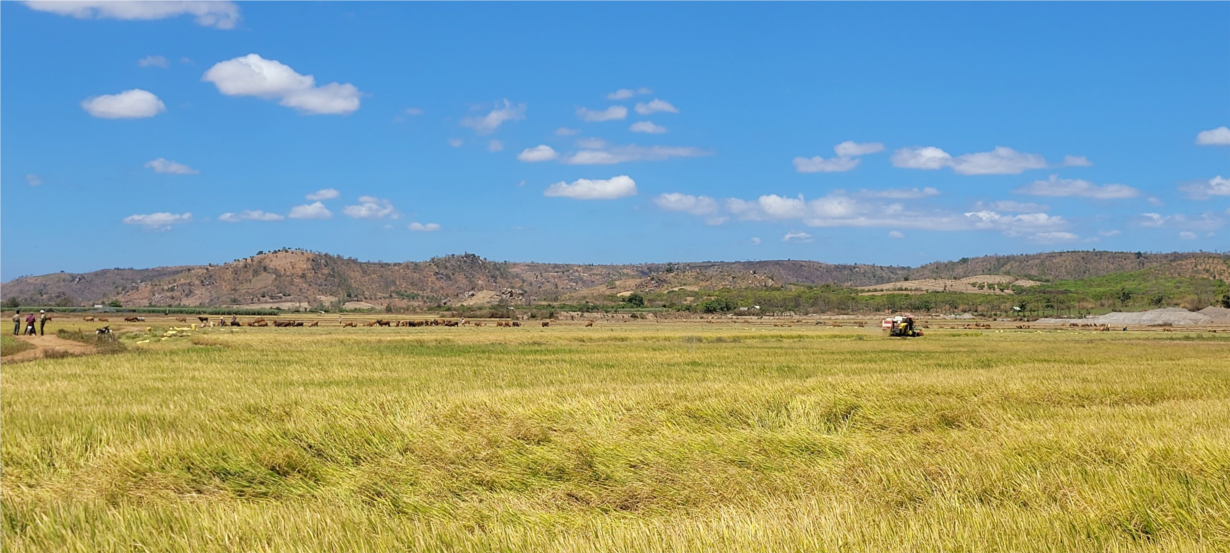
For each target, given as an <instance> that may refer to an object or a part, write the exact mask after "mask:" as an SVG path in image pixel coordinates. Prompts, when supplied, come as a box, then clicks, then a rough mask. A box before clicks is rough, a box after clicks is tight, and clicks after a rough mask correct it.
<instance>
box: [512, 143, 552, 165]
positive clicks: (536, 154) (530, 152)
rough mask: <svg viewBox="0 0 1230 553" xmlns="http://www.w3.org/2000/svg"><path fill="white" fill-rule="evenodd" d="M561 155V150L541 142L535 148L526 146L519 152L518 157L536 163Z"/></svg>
mask: <svg viewBox="0 0 1230 553" xmlns="http://www.w3.org/2000/svg"><path fill="white" fill-rule="evenodd" d="M557 157H559V152H556V151H555V149H554V148H552V147H550V146H547V145H546V144H539V145H538V146H534V147H533V148H526V149H524V150H522V151H521V153H519V154H517V159H519V160H521V161H525V162H528V163H536V162H539V161H551V160H553V159H555V158H557Z"/></svg>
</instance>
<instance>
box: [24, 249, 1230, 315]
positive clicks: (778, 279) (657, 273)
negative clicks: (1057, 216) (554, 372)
mask: <svg viewBox="0 0 1230 553" xmlns="http://www.w3.org/2000/svg"><path fill="white" fill-rule="evenodd" d="M1151 268H1155V269H1157V270H1158V271H1161V272H1162V273H1165V274H1171V275H1176V276H1178V275H1184V274H1186V275H1190V276H1200V277H1202V278H1220V279H1223V280H1225V279H1227V278H1230V255H1227V254H1221V253H1204V252H1172V253H1142V252H1106V251H1067V252H1046V253H1037V254H1017V255H989V256H980V257H973V258H962V259H960V260H957V261H936V262H931V263H927V264H924V265H920V266H918V267H907V266H897V265H872V264H832V263H825V262H820V261H798V260H765V261H705V262H681V263H641V264H617V265H592V264H568V263H532V262H509V261H490V260H487V259H484V258H482V257H479V256H477V255H474V254H462V255H448V256H443V257H435V258H431V259H429V260H427V261H406V262H378V261H375V262H369V261H358V260H357V259H353V258H347V257H342V256H338V255H332V254H326V253H318V252H311V251H306V250H296V249H282V250H277V251H272V252H259V253H258V254H257V255H254V256H250V257H246V258H242V259H237V260H235V261H232V262H230V263H225V264H221V265H213V264H210V265H184V266H174V267H155V268H150V269H103V270H99V271H93V272H89V273H53V274H48V275H39V276H28V277H20V278H16V279H13V280H11V281H9V282H6V283H4V284H3V287H0V298H2V299H3V300H9V299H10V298H15V299H17V300H18V301H19V302H21V303H23V304H27V305H66V306H67V305H92V304H96V303H105V302H108V301H111V300H118V301H120V302H121V303H122V304H123V305H125V306H150V305H159V306H161V305H182V306H201V307H216V306H229V305H240V306H246V305H270V306H272V305H286V306H290V305H294V306H298V307H315V306H325V307H332V306H334V305H341V304H345V303H348V302H374V303H375V304H385V303H393V304H406V305H447V304H452V303H466V302H487V303H495V302H508V303H531V302H537V301H561V300H580V299H583V298H584V299H588V298H592V297H595V296H602V295H605V294H609V293H616V292H620V291H630V290H645V291H657V290H667V289H674V288H686V289H719V288H757V287H777V286H783V285H790V284H804V285H823V284H836V285H841V286H873V285H882V284H889V283H892V282H896V281H903V280H909V279H960V278H966V277H972V276H977V275H1011V276H1016V277H1021V278H1030V279H1039V280H1072V279H1080V278H1089V277H1095V276H1101V275H1106V274H1110V273H1115V272H1122V271H1138V270H1143V269H1151Z"/></svg>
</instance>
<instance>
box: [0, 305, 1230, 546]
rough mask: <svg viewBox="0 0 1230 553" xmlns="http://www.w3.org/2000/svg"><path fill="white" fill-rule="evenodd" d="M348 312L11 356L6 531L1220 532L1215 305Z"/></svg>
mask: <svg viewBox="0 0 1230 553" xmlns="http://www.w3.org/2000/svg"><path fill="white" fill-rule="evenodd" d="M349 330H350V332H349V333H347V334H342V333H341V331H340V329H326V328H321V329H303V332H300V333H296V334H287V333H279V332H277V331H275V330H273V329H241V330H237V331H232V330H225V331H222V330H217V331H210V332H209V333H198V334H196V335H194V336H193V337H192V338H191V340H188V339H182V340H170V341H167V342H163V343H155V344H151V345H148V346H143V347H141V348H130V350H129V351H128V352H126V353H120V354H117V355H99V356H89V357H77V358H67V359H56V360H43V361H35V362H30V363H22V364H9V365H6V366H5V367H4V375H3V377H4V394H3V395H2V396H0V408H2V415H3V420H4V425H3V427H2V428H0V437H2V438H3V439H2V440H0V464H2V466H3V480H4V481H3V484H4V485H3V486H2V487H0V517H2V518H3V527H2V531H3V536H2V538H3V543H2V545H3V549H4V550H5V551H10V552H20V551H134V550H150V551H288V550H303V551H407V550H409V551H493V550H500V551H799V550H847V551H902V550H911V551H1216V550H1223V551H1224V550H1226V549H1227V548H1230V340H1227V339H1226V337H1225V336H1224V335H1222V334H1184V333H1173V334H1165V335H1162V334H1160V333H1159V334H1148V335H1145V334H1138V333H1131V334H1127V333H1084V334H1077V333H1068V334H1059V333H1037V332H1012V331H1008V332H1000V333H980V332H947V333H946V331H934V332H929V333H928V335H927V336H926V337H924V338H921V339H912V340H897V339H888V338H884V337H882V336H881V335H880V334H878V333H877V332H874V331H870V330H867V331H864V330H857V329H822V328H815V327H813V328H791V329H780V330H779V329H764V328H759V329H754V328H743V327H739V326H726V327H722V326H715V325H703V324H694V323H685V324H677V325H672V324H662V325H652V324H628V325H624V326H623V327H621V328H601V327H598V328H593V329H584V328H580V327H566V328H555V327H551V328H535V329H515V330H510V329H495V328H490V327H486V328H479V329H464V330H458V329H441V328H430V329H422V330H421V332H416V333H415V334H412V335H406V334H403V335H390V334H388V333H387V332H386V333H383V334H382V333H380V332H378V331H377V330H376V329H349Z"/></svg>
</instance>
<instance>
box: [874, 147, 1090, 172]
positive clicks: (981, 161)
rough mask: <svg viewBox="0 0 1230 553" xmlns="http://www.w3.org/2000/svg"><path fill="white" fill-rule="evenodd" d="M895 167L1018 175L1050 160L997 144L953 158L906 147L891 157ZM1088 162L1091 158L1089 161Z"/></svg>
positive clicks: (934, 150) (929, 149) (931, 150)
mask: <svg viewBox="0 0 1230 553" xmlns="http://www.w3.org/2000/svg"><path fill="white" fill-rule="evenodd" d="M891 161H892V164H893V165H894V166H895V167H901V168H904V169H927V170H934V169H942V168H944V167H950V168H952V170H953V171H954V172H955V173H957V174H959V175H1016V174H1020V173H1021V172H1022V171H1025V170H1027V169H1044V168H1046V167H1047V163H1046V159H1045V158H1043V157H1042V156H1040V155H1038V154H1026V153H1021V152H1018V151H1016V150H1013V149H1012V148H1007V147H1004V146H996V147H995V149H994V150H991V151H989V152H978V153H973V154H965V155H962V156H957V157H955V158H954V157H952V156H951V155H949V154H948V152H945V151H944V150H941V149H939V148H935V147H932V146H927V147H923V148H902V149H900V150H897V151H896V152H894V153H893V157H892V158H891ZM1086 161H1087V160H1086Z"/></svg>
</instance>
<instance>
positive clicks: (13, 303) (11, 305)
mask: <svg viewBox="0 0 1230 553" xmlns="http://www.w3.org/2000/svg"><path fill="white" fill-rule="evenodd" d="M2 305H4V308H5V309H17V308H18V307H21V301H20V300H18V299H17V298H16V297H12V298H9V299H7V300H4V303H3V304H2Z"/></svg>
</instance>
